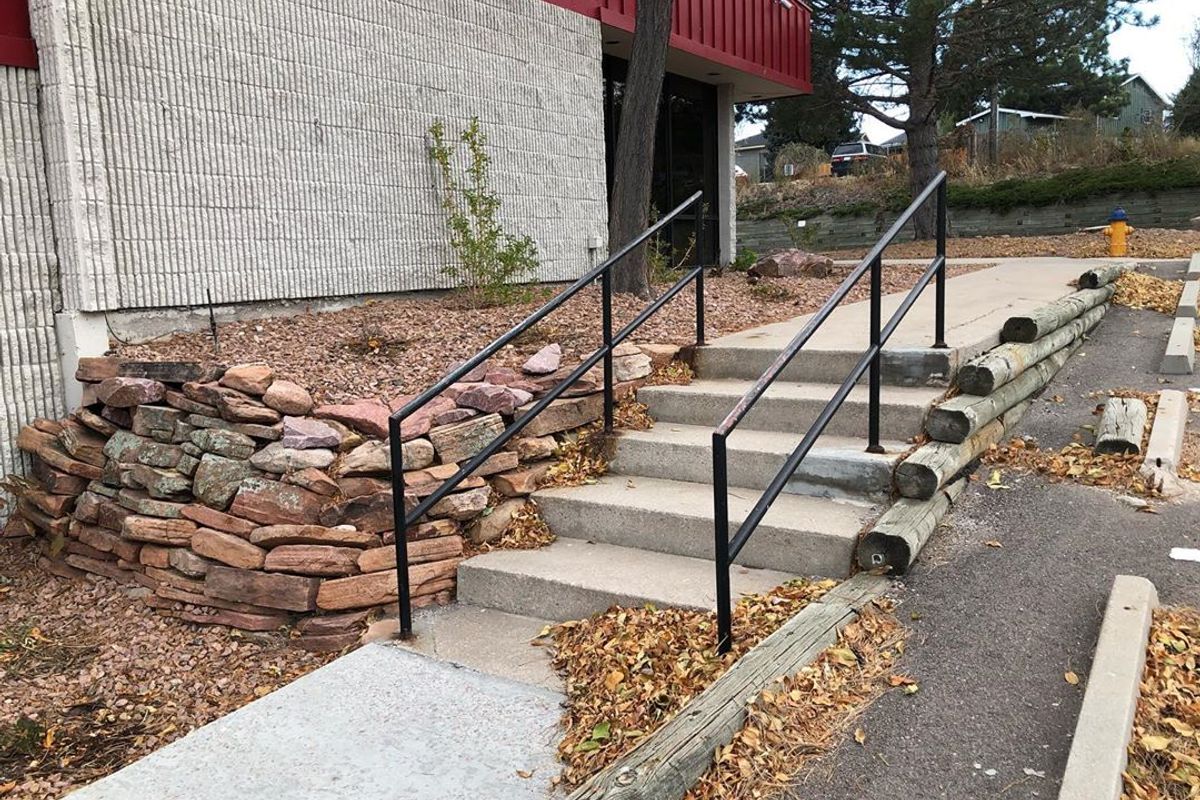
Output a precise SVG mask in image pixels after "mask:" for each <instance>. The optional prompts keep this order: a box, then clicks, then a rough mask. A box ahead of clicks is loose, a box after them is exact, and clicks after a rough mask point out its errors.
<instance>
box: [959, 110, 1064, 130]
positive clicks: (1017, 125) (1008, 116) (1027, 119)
mask: <svg viewBox="0 0 1200 800" xmlns="http://www.w3.org/2000/svg"><path fill="white" fill-rule="evenodd" d="M999 112H1000V113H999V115H998V117H997V119H998V122H997V129H998V130H999V131H1000V135H1001V136H1003V135H1005V134H1010V133H1025V134H1032V133H1037V132H1038V131H1042V130H1046V129H1048V128H1054V127H1055V126H1056V125H1058V123H1059V121H1061V120H1064V119H1069V117H1064V116H1060V115H1058V114H1042V113H1040V112H1038V111H1025V110H1023V109H1019V108H1004V107H1003V106H1001V107H1000V109H999ZM991 124H992V110H991V109H990V108H989V109H987V110H986V111H980V112H979V113H978V114H976V115H974V116H972V117H967V118H966V119H964V120H960V121H959V122H958V123H956V124H955V126H954V127H956V128H964V129H966V130H968V131H973V132H974V134H975V136H977V137H983V136H987V135H988V132H989V131H990V130H991Z"/></svg>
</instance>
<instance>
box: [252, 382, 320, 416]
mask: <svg viewBox="0 0 1200 800" xmlns="http://www.w3.org/2000/svg"><path fill="white" fill-rule="evenodd" d="M262 399H263V402H264V403H266V404H267V405H268V406H270V407H271V408H273V409H275V410H276V411H278V412H279V413H281V414H291V415H292V416H296V417H302V416H304V415H305V414H307V413H308V412H310V411H312V410H313V399H312V395H311V394H309V393H308V390H307V389H305V388H304V387H303V386H301V385H300V384H298V383H292V382H291V381H275V382H274V383H272V384H271V386H270V388H268V389H267V391H266V393H265V394H263V398H262Z"/></svg>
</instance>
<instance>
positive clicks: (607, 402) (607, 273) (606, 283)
mask: <svg viewBox="0 0 1200 800" xmlns="http://www.w3.org/2000/svg"><path fill="white" fill-rule="evenodd" d="M600 292H601V294H602V295H603V297H602V299H601V301H600V305H601V308H602V315H603V320H604V321H603V324H604V432H605V433H612V431H613V352H612V351H613V343H612V338H613V336H612V327H613V323H612V270H611V269H606V270H604V272H603V273H601V275H600Z"/></svg>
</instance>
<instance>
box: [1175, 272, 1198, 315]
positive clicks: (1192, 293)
mask: <svg viewBox="0 0 1200 800" xmlns="http://www.w3.org/2000/svg"><path fill="white" fill-rule="evenodd" d="M1198 308H1200V278H1197V279H1196V280H1193V281H1188V282H1187V283H1185V284H1184V285H1183V293H1182V294H1181V295H1179V306H1178V307H1177V308H1176V309H1175V316H1176V317H1192V318H1195V317H1196V316H1197V310H1198Z"/></svg>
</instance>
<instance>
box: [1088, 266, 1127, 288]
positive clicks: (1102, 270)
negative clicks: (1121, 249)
mask: <svg viewBox="0 0 1200 800" xmlns="http://www.w3.org/2000/svg"><path fill="white" fill-rule="evenodd" d="M1129 269H1130V268H1129V267H1128V266H1126V265H1124V264H1105V265H1104V266H1102V267H1096V268H1095V269H1089V270H1088V271H1087V272H1085V273H1083V274H1082V275H1080V276H1079V288H1080V289H1099V288H1100V287H1101V286H1107V285H1108V284H1110V283H1113V282H1114V281H1116V279H1117V278H1119V277H1121V275H1123V274H1124V273H1126V272H1128V271H1129Z"/></svg>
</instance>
